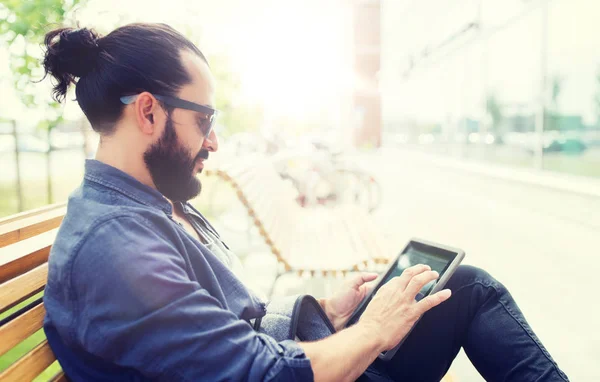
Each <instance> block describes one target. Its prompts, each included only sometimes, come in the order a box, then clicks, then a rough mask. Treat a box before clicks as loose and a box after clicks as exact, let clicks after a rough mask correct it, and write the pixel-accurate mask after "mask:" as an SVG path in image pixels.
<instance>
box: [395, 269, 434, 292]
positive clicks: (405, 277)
mask: <svg viewBox="0 0 600 382" xmlns="http://www.w3.org/2000/svg"><path fill="white" fill-rule="evenodd" d="M430 270H431V267H430V266H429V265H425V264H417V265H413V266H412V267H408V268H406V269H405V270H404V272H402V275H400V277H398V281H397V283H398V288H399V289H400V290H401V291H404V290H405V289H406V286H407V285H408V283H409V282H410V280H412V278H413V277H415V276H417V275H419V274H421V273H423V272H427V271H430Z"/></svg>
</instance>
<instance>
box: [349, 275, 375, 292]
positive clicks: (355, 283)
mask: <svg viewBox="0 0 600 382" xmlns="http://www.w3.org/2000/svg"><path fill="white" fill-rule="evenodd" d="M377 277H379V274H377V273H372V272H362V273H359V274H357V275H355V276H354V277H352V278H351V279H350V285H351V286H352V287H353V288H354V289H358V287H360V286H361V285H363V284H364V283H367V282H369V281H373V280H375V279H376V278H377Z"/></svg>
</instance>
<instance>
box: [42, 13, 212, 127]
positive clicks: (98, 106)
mask: <svg viewBox="0 0 600 382" xmlns="http://www.w3.org/2000/svg"><path fill="white" fill-rule="evenodd" d="M44 44H45V47H46V52H45V55H44V61H43V65H44V69H45V71H46V75H48V74H50V75H51V76H52V77H54V79H55V84H54V88H53V97H54V99H55V100H56V101H58V102H62V101H63V100H64V99H65V96H66V94H67V90H68V88H69V86H70V85H71V84H76V86H75V95H76V97H77V102H78V103H79V106H80V107H81V110H83V112H84V113H85V115H86V117H87V119H88V120H89V121H90V124H91V125H92V127H93V129H94V130H96V131H98V132H100V133H111V132H112V131H113V128H114V125H115V123H116V122H117V121H118V120H119V118H120V117H121V113H122V111H123V107H124V105H123V104H121V102H120V100H119V98H120V97H121V96H123V95H127V94H135V93H139V92H142V91H148V92H151V93H157V94H164V95H170V96H174V95H175V94H176V93H177V91H178V90H179V89H180V88H181V86H183V85H184V84H186V83H189V82H190V81H191V79H190V76H189V74H188V73H187V71H186V70H185V68H184V66H183V64H182V63H181V57H180V52H181V50H182V49H188V50H190V51H192V52H194V53H196V54H197V55H198V56H200V57H201V58H202V59H203V60H204V61H205V62H207V61H206V58H205V57H204V55H203V54H202V52H200V50H199V49H198V48H197V47H196V46H195V45H194V44H193V43H192V42H190V41H189V40H188V39H187V38H185V37H184V36H183V35H182V34H180V33H179V32H177V31H176V30H175V29H173V28H171V27H170V26H168V25H165V24H145V23H136V24H129V25H126V26H123V27H121V28H117V29H115V30H114V31H112V32H111V33H109V34H108V35H106V36H105V37H101V36H99V35H98V34H97V33H96V32H94V31H93V30H91V29H87V28H81V29H74V28H61V29H56V30H53V31H51V32H49V33H48V34H46V38H45V40H44ZM207 63H208V62H207Z"/></svg>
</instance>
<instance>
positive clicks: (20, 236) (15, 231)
mask: <svg viewBox="0 0 600 382" xmlns="http://www.w3.org/2000/svg"><path fill="white" fill-rule="evenodd" d="M66 211H67V208H66V207H63V208H57V209H53V210H51V211H48V212H45V213H43V214H40V215H35V216H31V217H28V218H25V219H22V220H17V221H13V222H10V223H7V224H3V225H0V248H2V247H6V246H7V245H10V244H14V243H16V242H19V241H21V240H25V239H28V238H30V237H33V236H36V235H38V234H40V233H43V232H47V231H50V230H51V229H54V228H58V226H60V223H61V222H62V220H63V218H64V216H65V213H66Z"/></svg>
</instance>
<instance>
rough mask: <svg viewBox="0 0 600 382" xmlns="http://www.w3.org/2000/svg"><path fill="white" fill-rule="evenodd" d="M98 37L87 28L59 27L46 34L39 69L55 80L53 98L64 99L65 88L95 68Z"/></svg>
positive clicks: (97, 54) (98, 53) (98, 49)
mask: <svg viewBox="0 0 600 382" xmlns="http://www.w3.org/2000/svg"><path fill="white" fill-rule="evenodd" d="M99 41H100V36H99V35H98V34H97V33H96V32H95V31H93V30H91V29H88V28H80V29H74V28H60V29H56V30H53V31H51V32H49V33H47V34H46V37H45V39H44V45H45V48H46V52H45V54H44V61H43V66H44V70H45V71H46V75H48V74H50V75H51V76H52V77H54V79H55V80H56V84H55V85H54V88H53V97H54V99H55V100H56V101H58V102H61V101H63V100H64V99H65V96H66V94H67V90H68V88H69V85H71V84H75V83H76V81H75V80H76V79H77V78H81V77H84V76H85V75H87V74H88V73H90V72H92V71H93V70H94V68H95V67H96V66H97V62H98V57H99V55H100V46H99V45H98V43H99Z"/></svg>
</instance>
